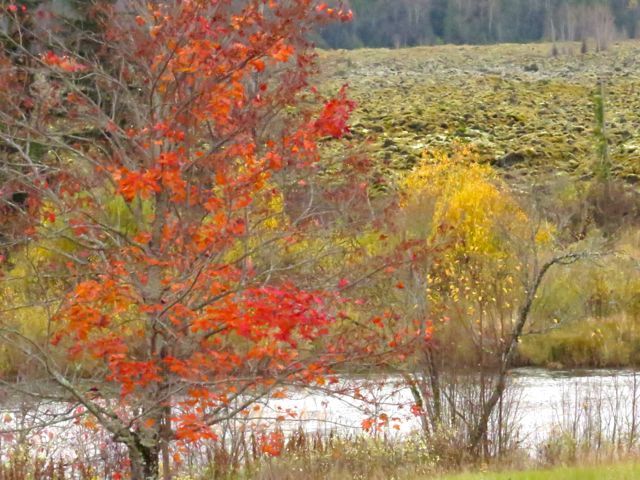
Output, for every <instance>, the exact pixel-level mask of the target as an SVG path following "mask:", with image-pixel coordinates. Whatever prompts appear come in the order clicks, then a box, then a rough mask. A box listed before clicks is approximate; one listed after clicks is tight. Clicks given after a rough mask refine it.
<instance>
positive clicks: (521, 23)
mask: <svg viewBox="0 0 640 480" xmlns="http://www.w3.org/2000/svg"><path fill="white" fill-rule="evenodd" d="M345 3H347V4H348V5H349V6H350V8H351V9H352V10H353V12H354V20H353V22H351V23H349V24H344V25H335V26H332V27H331V28H328V29H326V30H324V31H323V32H321V37H322V40H321V43H323V44H324V46H326V47H331V48H358V47H402V46H415V45H433V44H438V43H454V44H483V43H501V42H535V41H541V40H551V41H565V40H568V41H581V40H587V39H589V40H595V41H596V43H597V46H598V48H606V46H607V44H608V43H609V42H610V41H612V40H613V39H615V38H625V37H630V38H635V37H636V36H638V35H640V29H639V26H638V25H639V22H640V4H639V2H638V1H637V0H394V1H389V0H346V1H345Z"/></svg>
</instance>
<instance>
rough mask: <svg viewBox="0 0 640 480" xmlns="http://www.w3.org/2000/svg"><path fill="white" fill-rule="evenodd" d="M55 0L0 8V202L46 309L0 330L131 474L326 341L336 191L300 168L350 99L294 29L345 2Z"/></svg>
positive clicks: (211, 432)
mask: <svg viewBox="0 0 640 480" xmlns="http://www.w3.org/2000/svg"><path fill="white" fill-rule="evenodd" d="M48 15H49V16H50V15H51V12H47V11H45V10H41V9H39V10H37V11H32V10H29V9H27V10H25V9H21V8H17V7H16V6H15V5H13V4H10V5H9V6H8V8H7V9H6V11H5V12H3V16H5V18H6V19H7V20H8V25H9V26H8V28H7V29H6V31H5V33H4V34H3V46H4V48H3V52H2V54H1V55H0V84H1V85H2V89H1V91H0V104H1V106H0V122H1V123H2V124H3V127H2V129H0V138H2V140H3V142H4V144H5V147H4V150H3V155H4V157H5V160H3V162H4V164H3V166H2V172H1V174H2V187H1V188H2V192H0V193H1V194H2V195H1V198H2V199H3V202H4V204H3V207H2V208H3V209H4V210H3V215H5V219H8V218H9V215H11V216H12V217H16V218H17V217H20V218H21V219H27V220H28V221H22V222H21V223H14V224H16V225H19V230H20V238H18V237H17V236H16V235H14V239H13V240H12V253H13V255H15V256H16V258H18V257H20V258H23V259H24V258H27V257H28V260H29V265H30V268H31V270H30V272H31V274H32V275H33V276H34V277H37V282H35V283H37V288H36V293H35V294H34V293H33V291H32V292H31V295H32V296H34V295H35V296H36V297H37V299H38V302H37V303H38V305H39V306H38V307H34V306H31V307H28V308H32V310H31V313H32V314H33V315H34V316H37V315H42V316H44V317H45V321H44V327H43V328H42V329H41V331H39V334H38V336H36V337H31V336H29V335H27V334H26V333H24V331H23V330H22V329H21V328H20V327H15V326H11V325H10V324H9V323H8V322H6V321H5V320H2V322H1V323H0V329H1V330H2V335H3V338H4V340H5V342H7V344H11V345H13V346H20V350H21V351H22V352H23V353H24V352H27V357H28V360H29V362H31V363H34V362H35V363H37V364H38V365H39V366H40V374H41V375H42V377H41V378H42V383H41V384H40V385H41V386H42V385H45V384H46V385H52V386H55V392H56V394H55V397H56V398H62V399H66V401H68V402H71V403H73V404H77V405H78V406H79V407H80V408H82V409H84V410H85V411H86V412H87V414H89V415H92V416H93V418H94V420H96V421H97V422H98V423H99V424H100V425H101V426H102V427H103V428H105V429H106V430H108V431H109V432H110V433H111V434H112V436H113V438H114V439H115V440H116V441H117V442H119V443H121V444H123V445H125V446H126V448H127V450H128V453H129V458H130V462H131V465H130V469H131V477H132V478H134V479H154V478H158V476H159V475H160V473H159V470H160V468H159V467H160V463H161V462H160V458H161V457H162V463H163V465H164V469H165V476H166V477H167V476H169V475H170V474H169V456H168V446H169V445H170V444H171V443H172V442H190V441H193V440H199V439H204V438H211V439H215V438H216V428H215V427H216V425H218V424H220V423H222V422H224V421H227V420H229V419H232V418H234V417H235V416H237V415H238V414H239V413H241V412H243V411H245V410H247V408H248V407H250V406H251V405H252V404H253V403H255V402H256V401H257V400H259V399H261V398H263V397H265V396H267V395H269V393H270V392H273V391H274V389H276V388H280V387H281V386H282V385H283V384H313V383H314V382H319V381H323V380H322V375H323V374H324V372H326V371H327V368H328V367H329V366H330V364H331V362H332V361H333V360H334V359H336V358H338V357H340V355H339V353H338V352H336V351H335V347H334V348H333V349H332V348H331V342H330V341H329V340H328V334H329V333H330V332H331V330H332V322H333V319H334V309H333V304H332V302H333V300H334V293H330V292H329V288H328V285H329V283H322V282H321V281H320V279H322V269H319V270H316V271H314V269H313V268H314V267H313V265H314V264H315V263H314V260H315V259H317V258H319V257H322V256H323V255H325V254H324V253H323V249H322V248H320V247H319V246H318V244H317V242H316V241H315V239H317V238H319V237H318V235H319V233H318V232H322V231H326V230H327V229H328V228H329V225H330V223H331V219H330V218H331V213H330V212H331V209H329V208H325V207H326V206H327V204H328V203H327V202H330V196H326V195H325V196H322V195H321V194H320V193H318V188H319V187H318V185H320V183H319V182H317V181H314V180H313V179H314V178H316V177H317V174H318V172H319V170H320V168H319V160H320V156H321V155H320V151H321V149H320V147H319V143H318V140H319V139H321V138H339V137H341V136H342V135H343V134H344V133H345V132H346V131H347V119H348V116H349V113H350V111H351V110H352V108H353V104H352V103H351V102H350V101H349V100H348V99H347V98H346V96H345V93H344V91H341V92H340V93H339V94H338V95H337V96H336V97H335V98H333V99H330V100H323V99H322V97H321V96H320V95H319V94H318V93H317V91H316V90H314V89H313V88H310V87H309V77H310V75H311V74H313V73H314V71H315V70H316V63H315V59H316V57H315V55H314V53H313V49H312V44H311V43H310V42H309V40H308V37H309V34H310V32H311V31H312V29H313V28H315V27H316V26H317V25H318V24H321V23H323V22H326V21H329V20H347V19H348V18H349V15H350V14H349V13H348V12H344V11H342V10H339V9H335V8H331V7H329V6H327V5H326V4H317V3H315V2H313V1H311V0H268V1H267V0H244V1H232V0H182V1H178V0H170V1H167V2H158V1H152V2H147V1H138V0H133V1H126V2H125V1H116V2H96V3H95V4H94V5H93V6H92V8H91V9H89V11H88V15H89V20H90V22H89V21H87V23H86V24H89V23H90V25H91V28H90V29H88V28H87V29H86V30H82V29H80V30H75V29H73V28H72V27H71V26H70V24H71V22H59V23H56V22H54V21H53V20H52V19H51V18H49V16H48ZM47 22H49V23H47ZM43 24H47V25H49V26H50V27H51V30H50V31H49V32H48V37H46V38H47V40H44V41H37V40H35V39H37V38H38V29H42V28H43V27H42V25H43ZM54 27H55V28H54ZM16 192H20V193H21V195H23V197H24V198H23V200H24V202H21V204H20V205H17V204H16V203H15V202H13V201H11V199H12V198H14V197H15V194H16ZM7 199H8V200H7ZM323 202H324V203H323ZM14 230H15V229H14ZM13 233H14V234H15V232H13ZM28 251H29V252H31V253H33V252H37V254H33V255H31V256H29V254H28V253H27V252H28ZM15 261H18V260H15ZM316 263H317V262H316ZM11 266H12V265H11V264H8V265H7V264H5V271H9V272H10V270H11ZM336 283H337V282H336ZM334 286H335V284H334ZM7 288H8V287H7ZM4 291H5V293H6V291H7V290H6V289H5V290H4ZM42 305H46V308H44V307H42ZM343 343H344V342H343ZM16 348H18V347H16ZM46 382H49V383H46ZM48 388H53V387H48ZM51 391H54V390H51ZM40 393H42V391H41V392H40ZM51 395H52V396H53V394H51Z"/></svg>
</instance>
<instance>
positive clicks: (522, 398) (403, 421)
mask: <svg viewBox="0 0 640 480" xmlns="http://www.w3.org/2000/svg"><path fill="white" fill-rule="evenodd" d="M510 377H511V382H510V389H511V390H510V397H509V398H511V399H512V400H511V401H513V402H515V403H516V405H517V414H516V424H517V429H518V430H519V437H520V438H521V439H522V442H523V444H524V445H525V446H530V447H531V446H533V445H537V444H540V443H541V442H542V441H544V440H545V438H547V437H549V435H550V434H551V433H553V432H554V431H558V430H560V429H562V430H563V431H571V432H572V433H573V434H574V435H576V436H579V435H584V434H585V433H588V432H586V430H585V429H588V428H591V429H594V428H596V427H597V428H598V429H600V430H601V433H602V434H607V433H608V434H611V433H614V434H616V432H617V435H621V434H622V432H624V431H625V430H629V429H630V428H632V427H634V425H635V422H638V418H637V417H639V416H640V415H638V413H639V412H638V411H637V410H638V405H637V404H638V403H639V402H638V401H635V400H638V399H640V398H639V397H640V375H636V374H635V373H634V372H633V371H631V370H571V371H551V370H544V369H536V368H520V369H515V370H513V371H512V372H511V374H510ZM343 383H344V386H345V389H347V390H349V391H351V392H353V391H355V390H356V389H357V388H360V393H361V395H362V397H357V398H356V396H354V395H353V394H348V395H347V394H345V395H327V394H324V393H322V392H318V391H312V390H310V391H299V392H296V393H291V394H290V395H289V398H287V399H277V400H276V399H272V400H269V401H268V402H266V404H265V405H264V408H263V411H262V412H261V414H260V415H263V416H264V417H265V418H274V416H275V417H276V418H277V417H280V418H282V417H283V416H284V417H285V418H286V420H285V421H284V422H282V426H283V427H284V429H285V430H288V429H294V428H298V427H299V426H300V424H301V423H302V425H303V426H304V428H305V429H308V430H312V431H330V430H338V431H341V432H352V433H357V432H358V431H360V429H361V427H362V423H363V421H364V420H366V419H368V418H371V417H374V416H379V415H380V414H386V416H387V418H388V419H389V421H388V424H387V425H386V427H385V430H384V432H383V433H385V434H386V435H393V436H402V435H407V434H409V433H410V432H412V431H415V430H417V429H419V427H420V423H419V420H418V418H417V417H416V416H415V415H413V414H412V412H411V406H412V405H413V403H414V400H413V397H412V395H411V392H410V391H409V389H408V388H406V387H404V385H403V383H402V379H401V378H399V377H387V378H386V379H385V380H384V381H382V380H377V381H371V380H369V381H366V380H363V379H343ZM365 385H366V387H365ZM257 417H258V415H256V417H255V418H256V420H257ZM596 422H597V424H596ZM634 428H635V427H634Z"/></svg>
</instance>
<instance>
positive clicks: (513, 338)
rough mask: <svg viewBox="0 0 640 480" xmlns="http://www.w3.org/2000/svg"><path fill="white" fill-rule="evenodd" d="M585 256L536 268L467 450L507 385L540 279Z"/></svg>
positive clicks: (480, 436) (474, 450) (558, 259)
mask: <svg viewBox="0 0 640 480" xmlns="http://www.w3.org/2000/svg"><path fill="white" fill-rule="evenodd" d="M587 256H590V255H589V254H585V253H569V254H566V255H561V256H559V257H555V258H553V259H551V260H549V261H548V262H547V263H545V264H544V265H543V266H542V268H540V269H539V270H537V272H536V273H535V274H534V276H533V280H532V282H531V284H530V286H529V288H527V295H526V298H525V301H524V304H523V305H522V307H521V308H520V310H519V312H518V317H517V319H516V324H515V326H514V329H513V331H512V333H511V335H510V338H509V341H508V343H507V344H506V345H505V348H504V351H503V353H502V358H501V362H500V368H499V371H498V379H497V381H496V384H495V386H494V388H493V392H492V394H491V396H490V397H489V399H488V400H487V403H485V405H484V407H483V409H482V414H481V415H480V418H479V419H478V422H477V423H476V425H475V426H474V428H473V431H472V432H471V437H470V442H469V450H470V451H471V453H472V454H475V455H477V453H478V451H479V450H478V449H479V447H480V444H481V442H482V439H483V438H484V436H485V434H486V433H487V427H488V425H489V419H490V418H491V414H492V413H493V410H494V409H495V407H496V405H497V403H498V401H499V400H500V399H501V398H502V395H503V394H504V391H505V389H506V386H507V374H508V372H509V368H511V364H512V363H513V359H514V357H515V354H516V351H517V346H518V339H519V338H520V336H521V335H522V333H523V331H524V327H525V325H526V324H527V321H528V320H529V313H530V312H531V307H532V306H533V302H534V300H535V298H536V294H537V293H538V290H539V288H540V285H541V284H542V280H543V279H544V277H545V275H546V274H547V272H548V271H549V269H550V268H551V267H553V266H554V265H557V264H561V265H568V264H570V263H574V262H576V261H578V260H580V259H581V258H585V257H587Z"/></svg>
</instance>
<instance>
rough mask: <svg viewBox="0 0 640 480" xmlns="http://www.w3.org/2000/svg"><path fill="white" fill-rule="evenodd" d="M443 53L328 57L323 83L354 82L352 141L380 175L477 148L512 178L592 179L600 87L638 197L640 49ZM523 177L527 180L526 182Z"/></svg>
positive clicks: (619, 157) (539, 47) (502, 48)
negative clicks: (363, 146) (433, 154)
mask: <svg viewBox="0 0 640 480" xmlns="http://www.w3.org/2000/svg"><path fill="white" fill-rule="evenodd" d="M552 48H553V47H552V45H550V44H529V45H492V46H436V47H419V48H410V49H398V50H387V49H375V50H374V49H362V50H352V51H325V52H321V61H322V72H323V73H322V75H323V80H324V85H325V86H326V87H328V88H336V87H338V86H340V85H342V84H344V83H348V84H349V85H350V95H351V97H352V98H354V99H355V100H356V101H357V103H358V108H357V110H356V111H355V113H354V115H353V122H352V124H353V129H352V134H353V137H354V140H355V141H357V142H362V141H363V140H369V141H370V142H371V155H372V156H373V158H375V159H376V160H378V161H377V162H376V164H377V166H378V168H380V169H381V171H382V172H381V173H388V174H393V173H394V172H397V171H401V170H404V169H407V168H410V167H411V166H413V164H414V163H415V161H416V160H417V159H418V158H419V156H420V154H421V152H422V151H423V150H424V148H425V147H442V148H445V149H447V148H450V146H451V145H452V143H454V142H464V143H472V144H474V145H475V147H476V149H477V151H478V152H479V153H480V155H481V158H482V159H483V160H486V161H489V162H492V163H496V164H497V165H498V166H502V167H504V169H505V174H506V175H507V178H511V179H512V180H514V181H517V180H520V179H522V180H525V179H526V178H528V177H529V176H531V175H536V174H549V173H552V174H558V173H560V172H566V173H568V174H572V175H575V176H576V177H578V178H580V177H584V176H588V175H589V174H590V172H591V170H592V165H593V162H594V155H595V153H594V152H595V140H594V136H593V129H594V103H593V95H594V94H595V93H596V91H597V89H598V85H599V82H602V83H603V85H604V88H605V93H606V105H605V108H606V117H607V128H608V136H609V141H610V144H611V156H612V159H613V163H614V167H613V168H614V172H615V173H616V175H617V176H619V177H621V178H624V179H626V180H627V181H628V182H630V183H632V184H634V185H635V186H636V188H639V189H640V183H639V182H640V115H638V112H639V111H640V75H638V74H639V73H640V42H637V41H627V42H621V43H618V44H614V45H612V46H611V48H610V49H609V50H608V51H606V52H599V53H595V52H593V53H587V54H581V53H580V45H579V44H573V43H571V44H561V45H559V46H558V51H559V54H558V55H557V56H553V55H552ZM522 177H524V178H522Z"/></svg>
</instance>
